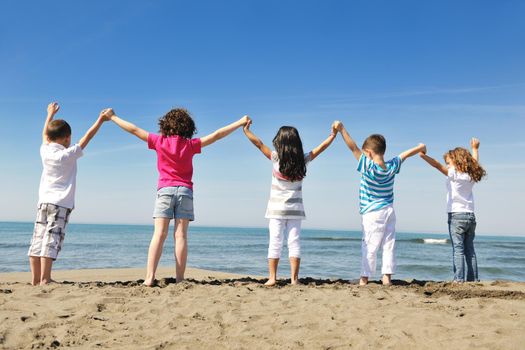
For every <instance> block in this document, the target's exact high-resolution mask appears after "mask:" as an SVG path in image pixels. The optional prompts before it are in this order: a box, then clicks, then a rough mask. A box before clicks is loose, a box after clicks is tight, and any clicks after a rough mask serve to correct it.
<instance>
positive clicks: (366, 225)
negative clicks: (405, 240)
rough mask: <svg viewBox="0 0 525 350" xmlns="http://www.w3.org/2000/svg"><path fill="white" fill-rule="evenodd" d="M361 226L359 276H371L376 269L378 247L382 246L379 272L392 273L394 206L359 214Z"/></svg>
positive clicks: (393, 263)
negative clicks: (381, 260) (361, 239)
mask: <svg viewBox="0 0 525 350" xmlns="http://www.w3.org/2000/svg"><path fill="white" fill-rule="evenodd" d="M361 223H362V226H363V241H362V244H361V276H362V277H371V276H373V275H374V273H375V271H376V260H377V259H376V256H377V251H378V250H379V248H381V247H382V248H383V264H382V267H381V273H382V274H383V275H384V274H394V273H395V271H396V258H395V256H394V248H395V244H396V213H395V211H394V207H393V206H391V205H389V206H388V207H384V208H381V209H379V210H375V211H372V212H369V213H366V214H363V215H362V216H361Z"/></svg>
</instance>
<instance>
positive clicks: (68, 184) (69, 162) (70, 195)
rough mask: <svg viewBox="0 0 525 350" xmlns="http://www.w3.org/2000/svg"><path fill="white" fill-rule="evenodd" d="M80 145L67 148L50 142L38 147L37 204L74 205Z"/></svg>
mask: <svg viewBox="0 0 525 350" xmlns="http://www.w3.org/2000/svg"><path fill="white" fill-rule="evenodd" d="M82 155H83V151H82V148H81V147H80V145H78V144H75V145H73V146H70V147H68V148H66V147H64V146H63V145H61V144H58V143H54V142H50V143H44V144H42V146H41V147H40V157H41V158H42V166H43V170H42V177H41V178H40V187H39V191H38V192H39V193H38V204H39V205H40V204H42V203H51V204H55V205H59V206H62V207H65V208H68V209H72V208H73V207H74V204H75V203H74V201H75V188H76V177H77V160H78V159H79V158H80V157H82Z"/></svg>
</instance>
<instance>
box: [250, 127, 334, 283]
mask: <svg viewBox="0 0 525 350" xmlns="http://www.w3.org/2000/svg"><path fill="white" fill-rule="evenodd" d="M250 125H251V121H250V122H248V123H247V124H246V125H245V126H244V133H245V134H246V137H248V139H249V140H250V141H251V142H252V143H253V144H254V145H255V147H257V148H258V149H259V150H260V151H261V152H262V153H263V154H264V155H265V156H266V158H268V159H270V160H271V161H272V166H273V170H272V189H271V192H270V200H269V201H268V207H267V209H266V218H268V219H270V223H269V231H270V243H269V247H268V269H269V278H268V281H267V282H266V283H265V285H267V286H274V285H275V283H276V282H277V265H278V264H279V259H280V257H281V250H282V246H283V238H284V234H285V233H286V234H287V236H288V255H289V258H290V270H291V283H292V284H297V282H298V277H299V265H300V261H301V246H300V243H299V235H300V232H301V220H304V219H305V218H306V216H305V213H304V207H303V197H302V181H303V178H304V177H305V176H306V164H307V163H309V162H311V161H312V160H314V159H315V158H316V157H317V156H318V155H319V154H321V153H322V152H323V151H324V150H325V149H326V148H328V146H330V144H331V143H332V142H333V141H334V139H335V136H336V133H337V129H336V127H335V122H334V124H332V130H331V134H330V136H328V138H327V139H326V140H324V141H323V142H322V143H321V144H320V145H319V146H318V147H316V148H315V149H313V150H312V151H311V152H309V153H304V152H303V144H302V142H301V138H300V137H299V132H298V131H297V129H296V128H294V127H291V126H282V127H281V128H280V129H279V131H278V132H277V135H275V137H274V139H273V146H274V147H275V151H272V150H270V148H268V147H267V146H266V145H265V144H264V143H263V142H262V141H261V140H260V139H259V138H258V137H257V136H255V135H254V134H253V133H252V132H251V131H250Z"/></svg>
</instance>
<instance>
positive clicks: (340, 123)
mask: <svg viewBox="0 0 525 350" xmlns="http://www.w3.org/2000/svg"><path fill="white" fill-rule="evenodd" d="M334 123H335V124H336V125H335V127H336V128H337V131H339V132H341V130H342V129H343V123H342V122H341V121H340V120H336V121H335V122H334Z"/></svg>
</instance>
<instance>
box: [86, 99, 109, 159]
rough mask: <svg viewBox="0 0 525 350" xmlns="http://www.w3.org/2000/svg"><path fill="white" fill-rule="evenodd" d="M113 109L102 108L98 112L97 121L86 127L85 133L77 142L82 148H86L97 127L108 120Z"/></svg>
mask: <svg viewBox="0 0 525 350" xmlns="http://www.w3.org/2000/svg"><path fill="white" fill-rule="evenodd" d="M112 113H113V111H112V110H111V109H110V108H106V109H103V110H102V111H101V112H100V114H99V115H98V118H97V121H96V122H95V123H94V124H93V125H92V126H91V128H89V129H88V131H87V132H86V134H85V135H84V136H83V137H82V138H81V139H80V141H79V142H78V144H79V145H80V147H81V148H82V149H84V148H86V146H87V145H88V143H89V141H91V139H92V138H93V136H95V134H96V133H97V131H98V129H100V127H101V126H102V123H104V122H105V121H108V120H109V118H110V116H111V114H112Z"/></svg>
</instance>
